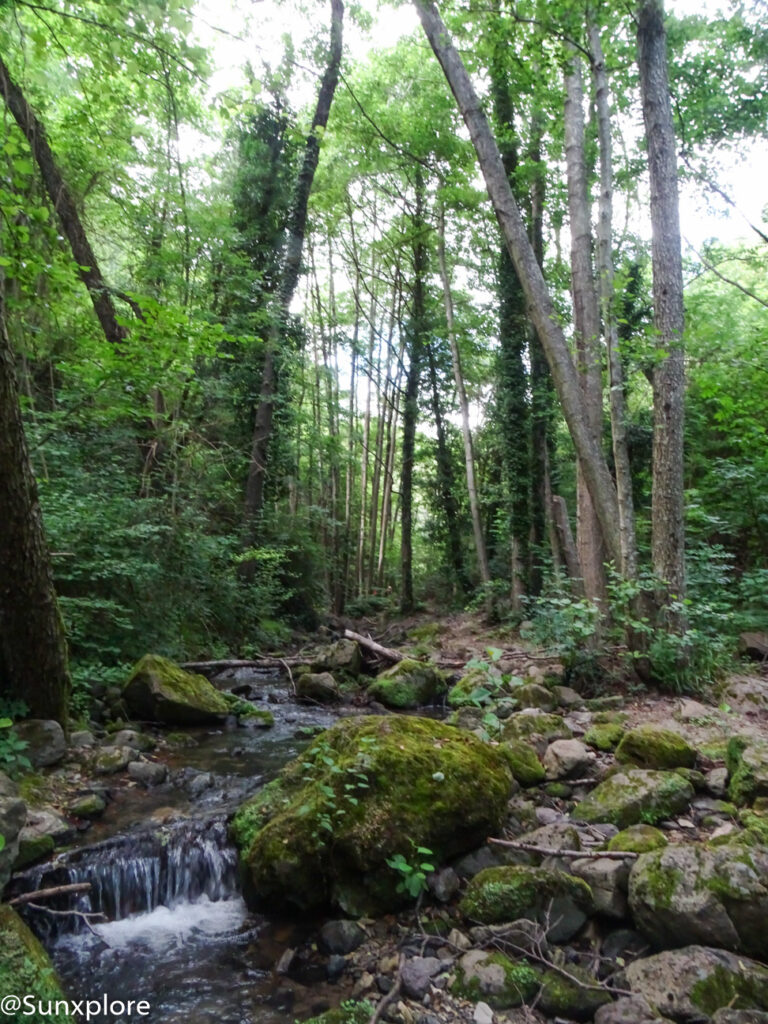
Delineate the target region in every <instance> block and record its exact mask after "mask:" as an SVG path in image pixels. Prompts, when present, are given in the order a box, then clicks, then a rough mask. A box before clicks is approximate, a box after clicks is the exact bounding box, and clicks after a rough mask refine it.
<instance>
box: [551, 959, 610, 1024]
mask: <svg viewBox="0 0 768 1024" xmlns="http://www.w3.org/2000/svg"><path fill="white" fill-rule="evenodd" d="M567 970H568V974H570V975H571V977H572V978H574V979H575V980H574V981H571V980H570V979H568V978H566V977H565V976H564V975H562V974H560V973H559V971H554V970H550V971H545V972H544V973H543V975H542V979H541V990H540V992H539V997H538V1000H537V1003H536V1005H537V1006H538V1008H539V1009H540V1010H541V1011H542V1013H544V1014H545V1015H546V1016H547V1017H556V1018H557V1019H562V1018H567V1019H568V1020H578V1021H587V1020H592V1018H593V1017H594V1015H595V1011H596V1010H598V1009H599V1008H600V1007H601V1006H603V1005H605V1004H607V1003H610V1002H611V995H610V992H608V991H607V990H606V989H603V988H601V987H600V982H599V980H598V979H597V978H596V977H595V976H594V975H593V974H590V973H589V971H586V970H584V968H583V967H579V966H577V965H575V964H568V968H567Z"/></svg>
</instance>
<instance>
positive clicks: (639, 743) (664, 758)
mask: <svg viewBox="0 0 768 1024" xmlns="http://www.w3.org/2000/svg"><path fill="white" fill-rule="evenodd" d="M616 760H617V761H621V762H622V763H624V764H633V765H637V767H638V768H693V766H694V764H695V762H696V751H695V750H694V749H693V747H692V746H690V744H688V743H687V742H686V741H685V740H684V739H683V737H682V736H680V735H679V733H676V732H673V731H672V730H671V729H661V728H659V727H658V726H657V725H652V724H647V725H639V726H638V727H637V728H636V729H630V730H629V731H628V732H625V733H624V736H623V737H622V739H621V742H620V743H619V745H618V747H617V748H616Z"/></svg>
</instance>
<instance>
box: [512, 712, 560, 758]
mask: <svg viewBox="0 0 768 1024" xmlns="http://www.w3.org/2000/svg"><path fill="white" fill-rule="evenodd" d="M572 735H573V733H572V732H571V730H570V728H569V726H568V725H566V723H565V721H564V720H563V718H562V717H561V716H560V715H552V714H547V713H546V712H541V713H539V714H526V713H525V712H518V714H516V715H512V717H511V718H508V719H507V720H506V721H505V722H504V725H503V727H502V730H501V738H502V739H503V740H509V741H514V740H525V741H527V742H528V743H532V744H533V745H534V746H535V747H536V748H537V749H539V748H541V752H542V753H543V752H544V750H546V748H547V747H548V746H549V744H550V743H552V742H553V741H554V740H567V739H570V738H571V736H572Z"/></svg>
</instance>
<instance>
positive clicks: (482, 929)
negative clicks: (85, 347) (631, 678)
mask: <svg viewBox="0 0 768 1024" xmlns="http://www.w3.org/2000/svg"><path fill="white" fill-rule="evenodd" d="M443 650H444V652H445V653H446V655H447V658H446V659H444V660H449V659H452V660H453V662H456V661H457V660H459V661H460V660H461V659H462V657H463V658H464V660H465V661H468V660H470V659H469V657H468V656H467V655H469V654H470V653H471V652H469V651H464V650H461V651H459V650H458V649H457V645H456V643H455V642H454V645H453V648H451V647H450V644H449V642H448V638H446V641H445V643H444V645H443ZM364 653H365V652H362V651H361V650H360V649H359V648H358V647H357V645H355V644H352V643H350V641H341V642H339V643H336V644H335V645H332V646H331V647H330V648H326V649H325V650H324V651H323V652H319V653H316V654H315V655H314V657H313V658H310V659H308V661H307V665H306V667H304V666H295V665H294V666H293V667H291V666H287V668H288V672H290V676H289V675H288V673H287V672H286V671H285V670H281V671H278V670H277V669H275V670H273V671H270V672H256V671H254V670H253V669H239V670H237V671H236V672H228V673H225V674H224V676H223V677H219V678H218V679H216V680H215V686H210V685H209V684H208V683H207V682H205V681H204V680H201V678H200V677H197V679H198V682H190V677H189V676H185V675H184V674H183V673H181V672H180V670H177V669H175V668H171V667H168V666H166V665H164V664H163V663H161V661H160V660H159V659H149V660H147V659H144V661H143V662H142V663H140V666H139V669H140V671H139V672H137V673H136V674H135V676H134V678H133V680H132V681H131V682H129V683H128V684H127V686H126V687H125V688H124V689H123V690H122V691H118V692H113V693H109V694H104V697H103V700H102V704H103V710H102V711H101V714H100V720H99V721H96V722H94V723H92V727H91V728H90V729H89V730H83V731H81V732H79V733H73V734H72V735H71V736H70V737H69V742H67V741H66V740H65V739H64V737H63V734H62V735H61V736H59V735H58V733H57V732H56V728H55V724H52V723H38V724H33V725H31V726H30V725H26V726H24V727H23V730H22V731H26V737H27V738H28V740H29V742H30V752H31V753H32V756H33V759H34V760H35V761H36V767H37V773H36V775H35V776H33V777H32V779H31V780H27V781H26V782H25V783H24V784H23V785H22V788H21V792H19V790H18V788H17V787H16V786H15V785H14V784H13V783H12V782H10V780H7V779H6V778H5V777H0V816H2V822H3V826H2V831H3V833H4V834H5V836H6V840H7V842H6V846H5V849H4V850H2V851H0V882H2V883H5V882H6V881H8V879H9V876H10V881H8V884H7V886H6V888H5V899H6V901H8V902H9V903H11V904H13V903H14V901H17V902H16V903H15V906H16V908H17V910H18V911H19V912H20V914H21V915H22V916H23V919H24V920H25V921H26V922H27V923H28V924H29V925H30V926H31V928H32V929H33V930H34V932H35V933H36V934H37V935H38V936H39V937H40V939H42V941H43V943H44V945H45V947H46V949H47V951H48V953H49V954H50V956H51V958H52V960H53V962H54V964H55V966H56V968H57V970H58V972H59V976H60V978H61V986H62V988H63V990H64V991H65V992H66V993H67V994H68V995H70V996H71V997H73V998H75V997H77V998H87V997H90V996H91V995H93V994H94V993H95V994H97V995H98V994H100V993H102V992H107V993H109V995H110V997H112V998H118V999H126V998H134V999H135V998H144V999H147V1000H148V1001H149V1002H150V1004H151V1005H152V1012H151V1015H150V1016H149V1018H148V1019H150V1020H154V1021H158V1022H163V1024H166V1022H167V1024H175V1022H181V1021H182V1020H183V1021H185V1022H187V1024H207V1022H208V1021H211V1022H213V1021H214V1020H215V1021H222V1022H224V1024H245V1022H253V1024H292V1022H293V1021H294V1020H299V1021H306V1020H308V1019H309V1018H312V1019H313V1020H317V1018H318V1015H321V1014H325V1016H322V1017H321V1019H322V1021H323V1022H324V1024H325V1022H327V1024H347V1022H351V1024H358V1022H359V1024H368V1022H369V1021H371V1020H374V1019H375V1020H379V1019H381V1020H388V1021H391V1022H393V1024H395V1022H403V1024H441V1022H446V1024H448V1022H452V1021H472V1022H474V1024H494V1022H498V1024H503V1022H505V1021H506V1022H515V1024H524V1022H525V1024H531V1022H545V1021H548V1022H556V1024H564V1022H568V1021H592V1020H594V1021H595V1024H651V1022H653V1024H663V1022H665V1021H672V1022H679V1024H699V1022H700V1024H708V1022H710V1021H713V1022H715V1024H760V1022H763V1024H768V966H765V965H766V964H768V927H766V921H768V685H767V684H766V680H765V678H764V676H763V675H760V674H753V675H744V676H738V677H734V678H733V679H731V680H729V681H728V683H727V684H726V686H725V688H724V689H723V690H722V691H721V692H720V693H719V694H718V695H717V697H714V696H713V697H711V698H708V699H706V700H705V699H702V701H701V702H699V701H692V700H687V699H674V698H670V697H660V696H643V697H642V698H637V697H632V696H631V695H630V696H628V695H626V694H625V695H623V696H619V695H616V694H607V695H606V694H603V695H601V696H598V697H595V696H592V697H589V696H584V695H582V694H580V693H578V692H576V690H574V689H572V688H571V687H570V686H568V685H563V683H564V680H563V678H562V672H561V670H560V669H559V666H557V665H556V664H555V663H553V662H549V661H546V660H544V659H540V658H536V657H531V656H529V655H528V654H527V653H526V652H525V651H522V650H514V651H511V652H506V653H505V657H504V658H502V659H501V660H500V661H499V662H492V663H490V662H489V663H488V664H483V665H481V666H478V665H477V662H476V661H475V663H474V667H471V668H470V669H469V670H468V671H462V669H461V667H460V666H458V669H457V670H455V671H453V672H452V673H447V672H445V671H440V669H438V668H436V667H435V666H433V665H427V664H424V663H423V662H421V663H420V662H418V661H414V660H413V659H406V660H405V661H402V662H401V663H400V664H399V665H396V666H394V667H390V668H388V669H386V670H384V671H381V672H379V673H378V675H377V676H373V675H372V674H371V673H372V666H371V664H370V661H368V662H367V663H366V661H365V659H364V657H363V655H364ZM415 653H416V654H417V655H418V654H419V651H418V650H417V651H416V652H415ZM142 672H143V674H144V676H145V677H146V678H145V679H144V681H143V682H142V683H141V685H140V684H139V682H137V678H138V677H139V676H141V673H142ZM193 679H194V677H193ZM46 762H48V763H47V764H46ZM499 840H501V842H499ZM12 868H13V869H14V873H13V875H11V869H12ZM86 884H87V885H88V886H89V888H88V889H87V890H85V889H83V891H78V892H76V893H70V892H65V893H64V894H62V895H59V896H56V897H54V898H52V899H44V900H43V901H36V900H34V899H33V900H32V901H31V903H30V901H29V899H28V894H29V893H31V892H33V891H35V890H38V889H44V888H51V887H57V886H68V885H81V886H83V887H84V886H85V885H86ZM408 890H410V893H409V891H408ZM25 894H27V895H25ZM416 896H418V899H416ZM25 901H26V902H25ZM40 906H44V907H45V908H46V909H36V908H39V907H40ZM51 911H54V913H51ZM73 911H74V912H75V913H72V912H73ZM2 913H3V918H2V920H0V987H1V988H2V989H3V990H5V989H9V991H11V990H14V991H15V989H16V987H17V986H18V981H19V978H20V977H21V975H20V974H19V972H20V970H21V968H20V966H19V965H25V966H24V971H25V972H26V973H24V979H26V983H28V984H29V985H34V984H42V987H43V990H48V991H50V990H51V985H54V990H55V983H54V982H52V981H51V978H50V977H49V976H44V977H43V981H42V982H40V981H39V966H40V964H43V963H44V954H43V953H42V950H41V949H40V948H39V947H38V946H35V944H34V940H33V939H32V938H31V936H30V934H29V933H28V932H27V931H25V930H24V926H23V925H21V924H19V918H18V917H17V916H16V915H15V914H14V913H13V912H12V911H11V909H10V908H9V907H8V905H7V904H6V905H4V906H3V909H2ZM94 914H104V916H105V918H106V920H101V919H99V918H97V917H94V916H91V915H94ZM33 962H34V963H36V964H37V967H36V968H35V969H34V970H33V969H32V967H30V964H33ZM33 966H34V965H33ZM22 973H23V972H22ZM36 977H37V978H38V980H37V981H35V978H36ZM12 983H13V988H11V984H12ZM46 986H47V989H46ZM9 1019H10V1020H14V1018H13V1017H12V1016H11V1017H10V1018H9ZM30 1019H34V1018H30V1017H29V1016H21V1015H19V1016H18V1020H19V1021H22V1020H30ZM46 1019H47V1020H51V1019H56V1018H55V1017H47V1018H46ZM59 1019H61V1020H64V1019H65V1018H64V1017H61V1018H59ZM103 1019H105V1020H108V1019H110V1018H108V1017H106V1018H103ZM111 1019H112V1020H114V1021H118V1020H120V1019H121V1018H120V1016H113V1017H112V1018H111Z"/></svg>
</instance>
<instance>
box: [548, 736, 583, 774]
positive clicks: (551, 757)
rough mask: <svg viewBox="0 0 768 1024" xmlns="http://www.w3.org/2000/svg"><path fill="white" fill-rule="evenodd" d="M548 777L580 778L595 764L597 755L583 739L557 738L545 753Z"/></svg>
mask: <svg viewBox="0 0 768 1024" xmlns="http://www.w3.org/2000/svg"><path fill="white" fill-rule="evenodd" d="M543 761H544V770H545V772H546V774H547V778H548V779H580V778H582V777H583V776H585V775H588V774H589V773H590V771H591V770H592V769H593V768H594V765H595V755H594V754H593V753H592V751H591V750H588V749H587V747H585V746H584V744H583V743H582V742H581V740H555V741H554V743H550V745H549V746H548V747H547V749H546V752H545V754H544V758H543Z"/></svg>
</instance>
